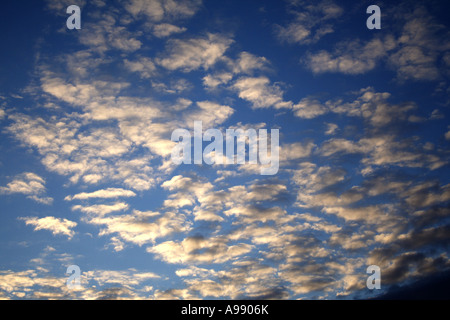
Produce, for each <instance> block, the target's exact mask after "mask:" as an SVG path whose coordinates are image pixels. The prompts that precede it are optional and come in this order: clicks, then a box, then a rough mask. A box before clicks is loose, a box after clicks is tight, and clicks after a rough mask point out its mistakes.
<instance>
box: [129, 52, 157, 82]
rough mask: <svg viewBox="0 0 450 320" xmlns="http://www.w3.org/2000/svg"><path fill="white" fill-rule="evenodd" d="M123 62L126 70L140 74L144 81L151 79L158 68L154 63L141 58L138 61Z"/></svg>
mask: <svg viewBox="0 0 450 320" xmlns="http://www.w3.org/2000/svg"><path fill="white" fill-rule="evenodd" d="M123 62H124V65H125V68H126V69H128V70H129V71H131V72H137V73H139V74H140V76H141V78H143V79H148V78H150V77H151V76H152V75H153V74H155V71H156V66H155V64H154V63H153V61H152V60H151V59H149V58H146V57H143V58H140V59H139V60H137V61H130V60H128V59H125V60H124V61H123Z"/></svg>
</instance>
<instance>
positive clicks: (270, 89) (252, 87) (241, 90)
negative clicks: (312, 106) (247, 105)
mask: <svg viewBox="0 0 450 320" xmlns="http://www.w3.org/2000/svg"><path fill="white" fill-rule="evenodd" d="M232 88H233V89H234V90H236V91H237V92H238V94H239V98H241V99H244V100H247V101H250V102H251V103H252V105H253V108H255V109H258V108H269V107H274V108H276V109H280V108H290V107H292V102H286V101H284V100H283V91H282V90H281V89H280V87H279V86H277V85H272V84H271V83H270V80H269V78H267V77H265V76H261V77H257V78H255V77H241V78H239V79H238V80H237V81H236V82H235V83H234V84H233V86H232Z"/></svg>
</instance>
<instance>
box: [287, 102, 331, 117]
mask: <svg viewBox="0 0 450 320" xmlns="http://www.w3.org/2000/svg"><path fill="white" fill-rule="evenodd" d="M293 111H294V114H295V115H296V116H297V117H299V118H302V119H313V118H316V117H318V116H320V115H323V114H325V113H327V111H328V108H326V107H325V106H324V105H322V104H321V103H320V102H319V101H318V100H314V99H312V98H303V99H302V100H301V101H300V102H299V103H297V104H295V105H294V106H293Z"/></svg>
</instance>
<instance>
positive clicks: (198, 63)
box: [156, 33, 233, 72]
mask: <svg viewBox="0 0 450 320" xmlns="http://www.w3.org/2000/svg"><path fill="white" fill-rule="evenodd" d="M232 43H233V40H231V39H228V38H226V37H224V36H222V35H218V34H211V33H209V34H208V35H207V36H206V37H204V38H193V39H188V40H178V39H177V40H169V41H168V48H167V51H168V53H167V54H166V55H164V58H159V59H156V62H157V63H158V64H159V65H161V66H163V67H164V68H166V69H169V70H177V69H181V70H182V71H185V72H189V71H192V70H196V69H199V68H203V69H205V70H208V69H209V68H210V67H212V66H213V65H214V64H215V63H216V62H217V61H219V60H220V59H221V58H222V57H223V55H224V53H225V51H226V50H227V49H228V47H229V46H230V45H231V44H232Z"/></svg>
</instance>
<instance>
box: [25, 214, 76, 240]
mask: <svg viewBox="0 0 450 320" xmlns="http://www.w3.org/2000/svg"><path fill="white" fill-rule="evenodd" d="M20 220H23V221H25V224H26V225H32V226H34V231H38V230H48V231H51V232H52V234H53V235H59V234H61V235H65V236H67V237H68V238H69V240H70V239H72V238H73V236H74V235H75V231H73V230H72V229H73V228H75V227H76V226H77V223H76V222H73V221H70V220H67V219H60V218H55V217H45V218H36V217H27V218H20Z"/></svg>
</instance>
